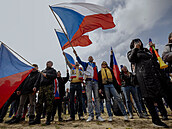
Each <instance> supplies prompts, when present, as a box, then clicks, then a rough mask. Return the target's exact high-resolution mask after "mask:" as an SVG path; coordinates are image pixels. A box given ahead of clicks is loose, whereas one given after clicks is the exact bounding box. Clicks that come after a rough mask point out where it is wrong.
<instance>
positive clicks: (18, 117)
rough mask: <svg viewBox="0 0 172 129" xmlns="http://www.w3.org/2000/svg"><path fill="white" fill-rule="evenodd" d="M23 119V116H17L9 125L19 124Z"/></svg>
mask: <svg viewBox="0 0 172 129" xmlns="http://www.w3.org/2000/svg"><path fill="white" fill-rule="evenodd" d="M20 119H21V115H18V116H16V119H13V120H11V121H10V122H9V123H8V124H15V123H19V122H20Z"/></svg>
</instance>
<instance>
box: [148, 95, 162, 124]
mask: <svg viewBox="0 0 172 129" xmlns="http://www.w3.org/2000/svg"><path fill="white" fill-rule="evenodd" d="M145 101H146V106H147V108H148V110H149V113H150V115H151V117H152V122H153V123H154V122H155V121H157V122H159V121H161V120H160V118H159V116H158V113H157V111H156V109H155V106H154V102H155V99H154V98H145Z"/></svg>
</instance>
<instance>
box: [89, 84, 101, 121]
mask: <svg viewBox="0 0 172 129" xmlns="http://www.w3.org/2000/svg"><path fill="white" fill-rule="evenodd" d="M86 85H87V86H86V94H87V104H88V113H89V116H91V117H94V112H93V105H92V91H93V94H94V100H95V112H96V117H97V118H98V117H99V116H100V100H99V94H98V82H96V81H86Z"/></svg>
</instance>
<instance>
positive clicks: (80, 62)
mask: <svg viewBox="0 0 172 129" xmlns="http://www.w3.org/2000/svg"><path fill="white" fill-rule="evenodd" d="M73 53H74V54H75V56H76V59H77V61H78V63H79V64H81V65H82V67H83V68H84V70H85V69H86V67H87V63H86V62H83V61H81V59H80V58H79V56H78V54H77V53H76V51H75V50H73Z"/></svg>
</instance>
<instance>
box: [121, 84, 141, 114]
mask: <svg viewBox="0 0 172 129" xmlns="http://www.w3.org/2000/svg"><path fill="white" fill-rule="evenodd" d="M122 91H123V93H124V96H125V101H126V105H127V110H128V112H129V113H130V114H132V113H133V111H132V102H131V99H130V93H131V94H132V96H133V99H134V102H135V104H136V108H137V111H138V113H139V114H142V111H141V105H140V102H139V99H138V95H137V91H136V88H135V87H134V86H125V87H122Z"/></svg>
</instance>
